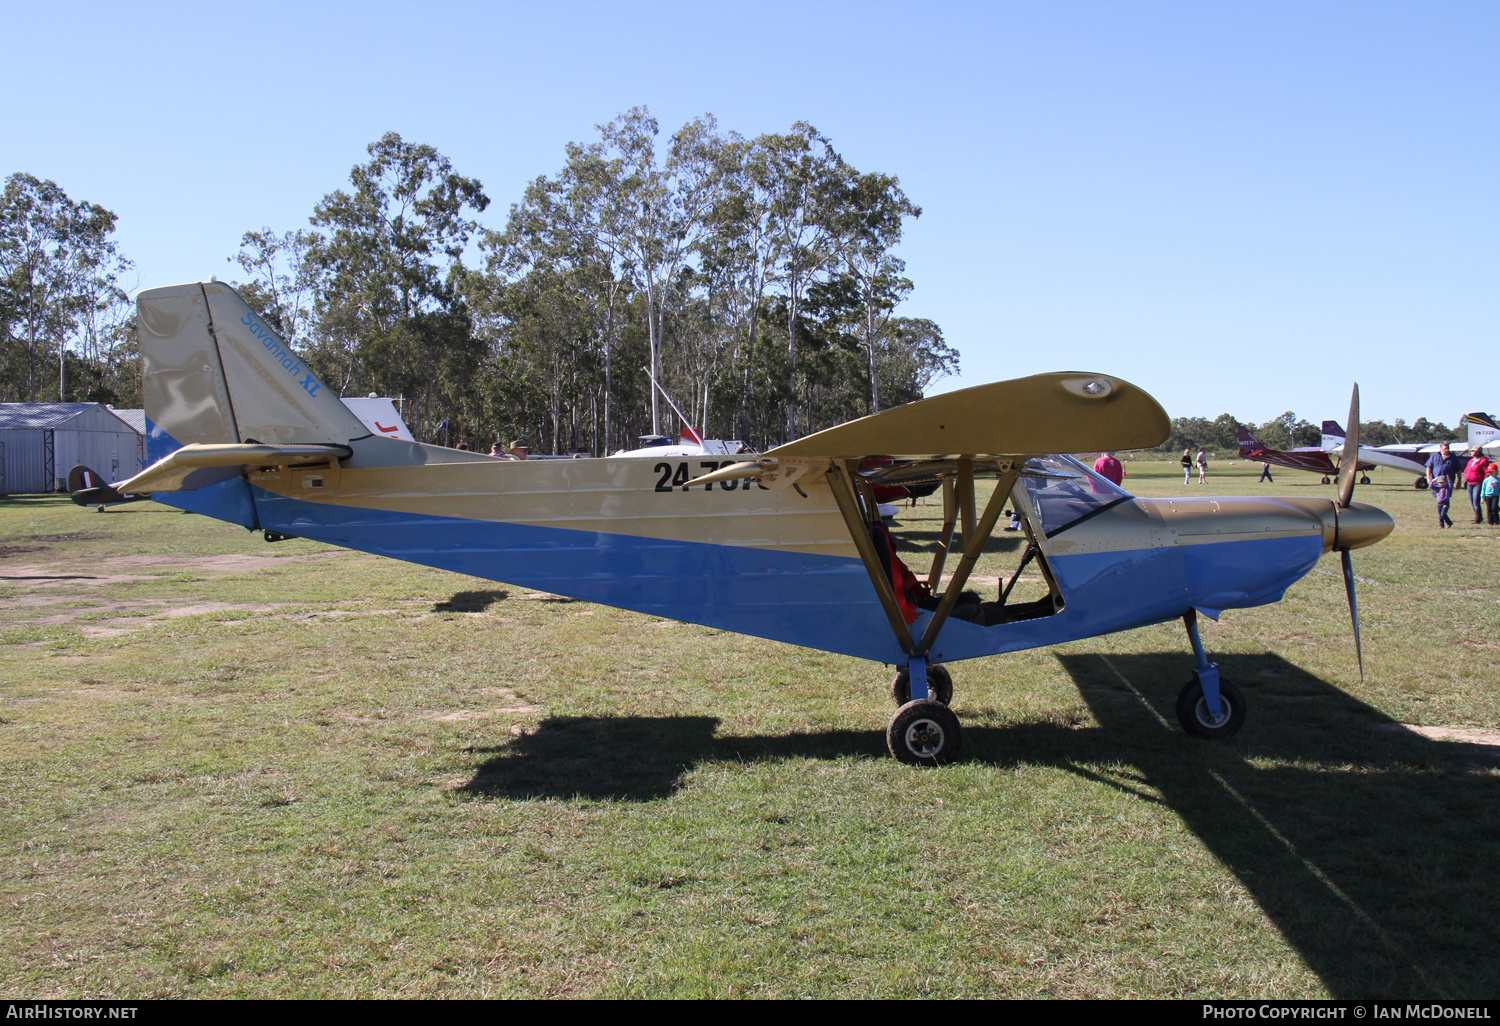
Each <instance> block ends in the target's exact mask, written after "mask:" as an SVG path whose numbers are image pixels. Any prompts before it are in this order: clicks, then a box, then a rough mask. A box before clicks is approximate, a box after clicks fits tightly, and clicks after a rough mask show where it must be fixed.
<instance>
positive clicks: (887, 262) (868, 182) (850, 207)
mask: <svg viewBox="0 0 1500 1026" xmlns="http://www.w3.org/2000/svg"><path fill="white" fill-rule="evenodd" d="M843 216H844V218H845V221H846V223H845V230H846V232H847V234H848V236H849V240H850V241H849V244H848V245H847V246H846V247H845V249H844V273H845V274H846V275H847V276H848V277H849V279H850V281H851V283H852V285H853V291H854V294H855V296H856V297H857V300H858V303H859V308H860V321H861V323H860V330H859V334H860V344H861V345H862V346H863V347H864V349H865V353H866V355H867V357H868V361H869V363H868V366H869V372H870V412H871V413H879V412H880V385H879V375H878V367H877V364H878V360H877V358H876V341H877V339H879V338H880V335H881V333H882V331H883V330H884V328H885V326H886V324H887V322H888V321H889V320H890V317H891V314H892V313H893V312H894V311H895V309H896V306H897V305H898V304H900V302H901V301H902V300H904V299H905V298H906V297H907V296H908V295H910V294H911V290H912V283H911V279H909V278H905V277H903V276H902V272H903V271H905V270H906V262H905V261H903V260H901V259H900V258H899V257H897V256H896V255H895V254H893V253H892V252H891V250H892V249H894V248H895V246H896V245H897V244H898V243H899V242H900V241H901V229H902V223H903V222H904V221H905V219H906V218H908V217H910V218H917V217H920V216H922V210H921V208H920V207H918V206H916V205H915V204H913V203H912V202H911V201H910V200H909V199H907V197H906V193H904V192H902V191H901V183H900V182H899V181H898V180H897V179H896V178H895V177H893V176H891V175H883V174H862V175H856V176H855V177H854V179H853V181H852V183H851V187H850V189H849V191H848V194H847V196H846V202H845V207H844V212H843Z"/></svg>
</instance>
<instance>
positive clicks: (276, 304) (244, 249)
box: [229, 228, 323, 349]
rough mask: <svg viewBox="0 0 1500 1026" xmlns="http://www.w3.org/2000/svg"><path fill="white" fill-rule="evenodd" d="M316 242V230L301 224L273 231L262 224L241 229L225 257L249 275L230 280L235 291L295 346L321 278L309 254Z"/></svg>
mask: <svg viewBox="0 0 1500 1026" xmlns="http://www.w3.org/2000/svg"><path fill="white" fill-rule="evenodd" d="M322 241H323V238H322V236H321V235H319V234H318V233H317V232H313V231H308V230H306V229H301V230H295V229H294V230H292V231H289V232H286V233H284V234H282V235H277V234H276V233H275V232H274V231H272V230H271V229H270V228H262V229H261V230H260V231H251V232H246V233H245V234H244V235H243V236H242V237H241V238H240V251H239V253H237V254H236V255H235V256H234V257H232V258H229V259H232V260H233V261H234V262H235V263H236V264H238V265H239V267H240V270H242V271H243V272H244V273H245V274H247V275H249V280H247V281H245V282H243V283H240V282H236V283H235V288H236V289H238V290H239V293H240V295H242V296H243V297H244V298H245V301H246V302H248V303H249V304H250V305H251V306H252V307H254V308H255V309H257V310H259V311H260V314H261V316H262V317H264V318H265V319H266V320H267V321H268V322H269V323H270V325H271V327H273V328H275V329H276V332H277V334H279V335H280V336H281V337H282V338H283V339H285V340H286V341H287V342H289V343H291V344H292V345H294V346H296V347H298V348H299V349H300V348H302V347H303V346H304V345H305V344H306V341H307V339H306V338H305V336H306V333H307V330H308V327H309V323H310V321H311V320H312V312H313V303H314V301H315V299H316V298H317V293H318V287H319V285H320V279H321V274H320V271H321V268H320V267H319V266H318V263H317V261H315V260H313V259H311V257H312V255H313V253H314V251H315V250H316V249H317V247H318V245H319V244H320V243H321V242H322Z"/></svg>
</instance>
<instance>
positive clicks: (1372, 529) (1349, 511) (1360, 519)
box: [1323, 502, 1396, 552]
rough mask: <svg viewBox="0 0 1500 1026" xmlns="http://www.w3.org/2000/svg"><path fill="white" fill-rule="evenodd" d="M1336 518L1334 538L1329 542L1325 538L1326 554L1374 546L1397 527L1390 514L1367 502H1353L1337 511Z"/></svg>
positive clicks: (1324, 549)
mask: <svg viewBox="0 0 1500 1026" xmlns="http://www.w3.org/2000/svg"><path fill="white" fill-rule="evenodd" d="M1334 516H1335V517H1336V518H1337V527H1336V528H1335V530H1334V538H1333V540H1332V541H1331V542H1328V541H1327V536H1326V535H1325V536H1324V537H1325V545H1324V548H1323V551H1324V552H1332V551H1333V550H1335V549H1339V550H1343V549H1362V548H1364V547H1365V546H1367V545H1374V544H1375V543H1376V542H1378V541H1380V540H1382V539H1383V538H1385V536H1386V535H1388V534H1390V533H1391V531H1392V530H1393V529H1394V528H1395V526H1396V521H1394V520H1393V519H1391V515H1390V514H1389V513H1387V512H1386V511H1385V510H1383V509H1381V508H1380V507H1378V506H1371V505H1370V504H1369V503H1367V502H1351V503H1350V504H1349V506H1348V508H1346V509H1336V510H1335V512H1334Z"/></svg>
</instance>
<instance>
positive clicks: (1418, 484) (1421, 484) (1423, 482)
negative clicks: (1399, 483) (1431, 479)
mask: <svg viewBox="0 0 1500 1026" xmlns="http://www.w3.org/2000/svg"><path fill="white" fill-rule="evenodd" d="M1411 486H1412V487H1413V488H1417V489H1422V488H1426V487H1427V479H1426V478H1425V477H1419V478H1417V479H1416V480H1415V481H1413V482H1412V483H1411Z"/></svg>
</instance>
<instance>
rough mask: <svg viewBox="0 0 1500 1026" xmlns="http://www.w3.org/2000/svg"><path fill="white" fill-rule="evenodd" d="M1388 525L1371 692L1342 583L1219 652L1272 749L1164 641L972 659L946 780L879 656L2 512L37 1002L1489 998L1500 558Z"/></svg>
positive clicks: (386, 569)
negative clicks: (1219, 727)
mask: <svg viewBox="0 0 1500 1026" xmlns="http://www.w3.org/2000/svg"><path fill="white" fill-rule="evenodd" d="M1128 466H1129V469H1130V477H1129V478H1127V480H1126V485H1127V487H1130V488H1132V490H1135V491H1137V492H1138V493H1140V494H1144V495H1166V494H1200V493H1202V492H1204V491H1207V492H1209V493H1212V494H1298V495H1312V494H1323V495H1327V494H1331V492H1332V489H1331V488H1330V487H1328V486H1322V485H1320V484H1318V483H1317V479H1316V478H1315V477H1312V476H1311V475H1307V474H1297V473H1293V472H1286V473H1285V474H1284V475H1283V474H1278V476H1277V481H1276V484H1275V485H1274V486H1271V485H1259V484H1257V483H1256V481H1255V477H1256V475H1257V474H1258V473H1259V466H1258V465H1246V464H1216V465H1215V466H1214V467H1213V475H1212V477H1211V479H1210V486H1209V487H1208V488H1207V489H1204V488H1202V487H1201V486H1198V485H1196V484H1194V485H1192V486H1191V487H1186V488H1185V487H1184V486H1183V484H1182V481H1181V477H1180V472H1179V470H1178V468H1177V467H1176V465H1175V464H1171V463H1145V462H1142V461H1137V462H1134V463H1132V464H1129V465H1128ZM1357 497H1358V498H1362V499H1365V500H1368V501H1371V502H1374V503H1376V504H1377V505H1380V506H1383V507H1384V508H1385V509H1387V510H1388V511H1390V512H1391V513H1392V514H1393V515H1394V516H1395V518H1396V521H1397V529H1396V532H1395V533H1394V534H1393V535H1392V536H1391V537H1390V538H1389V539H1387V541H1386V542H1384V543H1383V544H1381V545H1379V546H1377V547H1375V548H1374V549H1369V550H1363V551H1360V552H1357V553H1355V569H1356V572H1357V573H1358V575H1359V576H1360V579H1361V584H1360V603H1361V614H1362V626H1363V629H1364V638H1365V665H1366V675H1365V679H1364V681H1363V682H1361V680H1360V678H1359V674H1358V671H1357V669H1356V664H1355V661H1354V652H1353V644H1352V640H1351V637H1350V630H1349V625H1348V613H1347V609H1346V607H1345V604H1344V597H1343V585H1342V579H1341V577H1340V576H1339V572H1338V562H1337V557H1325V559H1324V561H1323V562H1322V563H1321V564H1320V565H1319V567H1318V568H1317V569H1316V570H1314V572H1313V573H1312V574H1311V575H1309V576H1308V577H1307V578H1306V579H1304V580H1303V581H1302V582H1301V583H1299V584H1298V585H1296V586H1295V587H1293V588H1292V590H1291V591H1290V592H1289V593H1288V595H1287V597H1286V599H1285V601H1283V602H1281V603H1279V604H1277V605H1274V606H1269V607H1264V608H1260V609H1254V610H1243V611H1231V612H1229V613H1227V614H1226V615H1225V617H1224V619H1223V621H1222V622H1220V623H1212V622H1207V621H1204V636H1205V642H1206V644H1207V645H1208V646H1209V648H1210V650H1211V652H1212V653H1213V654H1214V657H1215V658H1216V659H1217V660H1218V661H1219V662H1220V664H1221V666H1222V668H1223V670H1224V672H1225V674H1226V675H1227V676H1229V677H1230V678H1232V679H1234V680H1235V681H1237V682H1238V683H1239V684H1240V685H1241V686H1242V688H1243V689H1244V691H1245V694H1246V696H1247V698H1248V700H1249V719H1248V721H1247V723H1246V726H1245V729H1244V730H1243V732H1242V733H1241V734H1240V735H1238V736H1237V737H1236V738H1235V739H1233V740H1232V741H1229V742H1225V743H1209V742H1202V741H1198V740H1194V739H1192V738H1189V737H1187V736H1185V735H1184V734H1183V733H1182V731H1181V730H1180V729H1179V728H1178V727H1177V726H1176V723H1175V719H1174V717H1173V714H1172V711H1171V710H1172V703H1173V701H1174V700H1175V697H1176V694H1177V692H1178V690H1179V688H1180V687H1181V686H1182V684H1183V683H1184V682H1185V680H1186V679H1187V677H1188V673H1189V670H1190V667H1191V657H1190V655H1189V654H1188V651H1187V644H1186V639H1185V636H1184V633H1183V631H1182V629H1181V627H1180V625H1178V626H1172V625H1168V626H1160V627H1154V628H1146V629H1142V630H1138V631H1134V632H1131V633H1128V634H1122V635H1117V636H1114V637H1110V638H1100V639H1093V640H1088V641H1082V642H1076V643H1073V644H1069V645H1065V646H1061V647H1059V648H1055V649H1047V650H1039V651H1034V652H1027V653H1021V654H1018V655H1011V656H1003V657H995V658H992V659H985V660H977V661H973V662H967V663H961V664H957V665H956V666H955V667H954V677H955V679H956V685H957V687H956V698H955V700H954V706H955V709H956V710H957V712H958V713H959V715H960V718H961V720H962V722H963V723H964V726H965V734H964V757H963V760H962V761H961V762H960V763H958V764H956V765H952V766H948V767H944V768H941V769H937V770H916V769H912V768H909V767H906V766H903V765H901V764H898V763H897V762H895V761H894V760H892V759H891V758H890V757H889V756H888V755H886V753H885V745H884V729H885V725H886V722H887V720H888V719H889V716H890V713H891V711H892V706H891V704H890V700H889V698H888V697H887V696H886V694H885V687H886V684H887V681H888V679H889V671H887V670H885V669H884V668H882V667H880V666H878V665H874V664H868V663H861V662H858V661H855V660H852V659H847V658H843V657H838V656H830V655H826V654H822V653H817V652H810V651H806V650H801V649H793V648H789V647H787V646H783V645H778V644H774V643H770V642H762V641H758V640H754V639H749V638H744V637H739V636H736V635H731V634H725V633H723V632H719V631H713V630H708V629H704V628H699V627H693V626H688V625H684V624H679V623H674V622H667V621H660V620H655V619H652V618H649V617H643V616H638V615H635V614H630V613H622V612H618V611H615V610H610V609H605V608H602V607H597V606H591V605H588V604H585V603H580V602H571V601H566V600H562V599H558V598H555V597H553V596H548V595H541V594H534V593H527V592H525V591H524V590H521V589H516V588H513V587H509V586H507V585H504V584H496V583H494V582H489V581H482V580H477V579H472V578H464V577H457V576H454V575H450V574H444V573H440V572H437V571H429V570H424V569H422V568H419V567H412V566H408V565H404V564H398V563H394V562H390V561H387V560H382V559H379V558H376V557H371V556H365V555H361V554H357V553H349V552H344V551H342V550H337V549H332V548H328V547H326V546H322V545H318V544H314V543H310V542H305V541H288V542H282V543H279V544H275V545H267V544H265V543H264V542H262V541H261V540H260V538H259V536H258V535H252V534H247V533H246V532H244V531H242V530H240V529H238V528H234V527H230V526H227V525H224V524H220V523H217V522H214V521H209V520H206V519H204V518H201V517H195V516H188V515H183V514H179V513H177V512H175V511H171V510H168V509H166V508H164V507H161V506H156V505H154V504H150V503H142V504H137V505H133V506H126V507H121V508H119V509H117V510H113V511H111V512H109V513H107V514H103V515H100V514H97V513H92V512H88V511H85V510H81V509H79V508H77V507H75V506H73V505H71V504H70V503H68V502H67V500H66V499H57V498H50V497H49V498H40V497H36V498H20V499H9V500H0V900H3V902H4V903H5V906H6V914H5V916H4V917H3V919H0V992H3V994H4V995H5V996H7V997H29V998H38V997H46V996H57V997H82V996H96V997H107V996H112V997H172V996H202V997H242V996H243V997H272V996H275V997H363V996H411V997H436V996H442V997H465V996H544V995H579V996H647V997H662V996H706V997H721V996H740V995H743V996H762V995H763V996H768V997H795V996H803V995H806V996H814V997H832V996H850V997H908V996H925V995H931V996H942V997H1006V996H1015V997H1030V996H1043V997H1049V996H1050V997H1073V996H1087V997H1127V996H1155V997H1179V996H1192V997H1320V996H1321V997H1327V996H1334V997H1354V996H1383V995H1390V996H1410V997H1417V996H1434V997H1436V996H1446V997H1464V996H1493V995H1494V994H1495V993H1497V992H1500V886H1496V881H1495V868H1494V867H1496V866H1497V865H1500V801H1497V799H1500V786H1497V785H1500V775H1497V769H1500V758H1497V754H1496V753H1497V752H1500V747H1497V746H1496V745H1497V739H1500V730H1497V728H1500V702H1497V698H1500V673H1497V670H1496V666H1497V662H1500V643H1497V637H1500V528H1483V527H1472V526H1469V525H1468V524H1466V523H1465V521H1467V520H1468V519H1469V517H1468V516H1467V515H1460V514H1461V513H1463V514H1466V513H1467V507H1466V505H1465V504H1464V503H1463V502H1460V503H1458V504H1456V508H1455V513H1454V517H1455V519H1456V520H1458V521H1459V526H1458V528H1456V529H1455V530H1452V531H1441V532H1440V531H1438V530H1437V526H1436V516H1435V513H1434V512H1433V506H1432V502H1431V500H1430V499H1429V497H1428V496H1427V493H1426V492H1418V491H1415V490H1413V489H1412V488H1411V487H1410V478H1409V477H1407V476H1404V475H1398V474H1395V473H1394V472H1391V471H1378V472H1376V475H1375V483H1374V484H1372V485H1370V486H1368V487H1363V488H1361V489H1360V491H1359V493H1358V494H1357ZM938 512H939V507H938V504H937V503H936V501H935V500H933V499H929V500H926V502H925V504H924V505H923V506H921V507H920V508H919V509H917V510H914V511H904V512H903V517H902V520H903V523H904V524H905V529H906V531H907V532H908V534H907V537H908V541H909V542H910V544H911V546H912V547H913V548H915V549H921V548H923V547H924V546H925V545H926V544H927V541H926V539H928V538H929V537H930V536H931V535H932V533H933V532H934V531H935V530H936V527H937V524H936V521H937V519H938V517H937V514H938ZM1013 546H1014V542H1013V541H1012V540H1011V539H1010V537H1009V536H1006V537H1005V538H1003V539H999V540H997V541H996V542H995V543H994V545H993V549H994V553H993V554H992V555H991V556H988V557H986V561H985V563H983V564H982V565H981V567H980V570H979V573H980V575H981V576H984V575H989V576H991V577H992V576H994V575H996V574H999V573H1001V572H1003V569H1004V567H1005V566H1007V565H1009V564H1010V563H1011V562H1013V560H1014V556H1015V554H1014V552H1012V551H1007V550H1008V549H1010V548H1012V547H1013ZM922 555H923V554H922V553H921V552H920V551H914V552H910V553H909V556H910V560H911V562H912V563H913V564H920V563H921V561H922Z"/></svg>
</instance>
